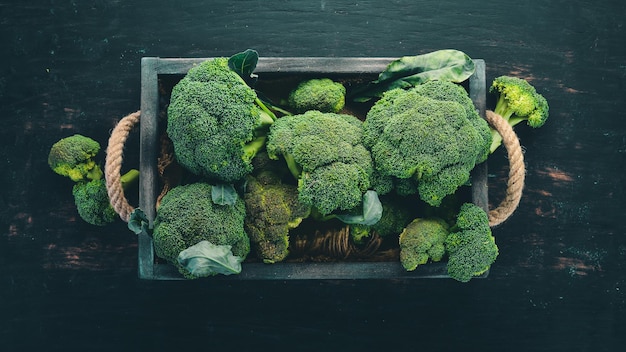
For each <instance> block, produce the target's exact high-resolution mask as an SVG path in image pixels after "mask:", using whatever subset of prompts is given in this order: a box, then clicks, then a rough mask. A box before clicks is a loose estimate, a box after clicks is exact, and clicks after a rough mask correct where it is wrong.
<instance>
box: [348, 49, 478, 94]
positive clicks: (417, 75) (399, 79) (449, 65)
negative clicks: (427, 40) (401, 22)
mask: <svg viewBox="0 0 626 352" xmlns="http://www.w3.org/2000/svg"><path fill="white" fill-rule="evenodd" d="M474 71H475V66H474V61H472V59H471V58H470V57H469V56H467V55H466V54H465V53H463V52H462V51H458V50H454V49H447V50H437V51H434V52H431V53H427V54H423V55H416V56H405V57H402V58H399V59H397V60H395V61H393V62H391V63H390V64H389V65H388V66H387V68H386V69H385V71H383V72H381V73H380V75H379V76H378V79H377V80H375V81H372V82H370V83H369V84H367V85H366V86H364V87H363V88H361V89H357V90H356V91H355V92H354V93H353V96H352V98H353V100H354V101H356V102H365V101H368V100H370V99H372V98H375V97H381V96H382V95H383V93H384V92H386V91H388V90H391V89H394V88H410V87H414V86H416V85H419V84H422V83H425V82H428V81H432V80H446V81H451V82H457V83H458V82H463V81H465V80H466V79H468V78H469V77H470V76H471V75H472V74H473V73H474Z"/></svg>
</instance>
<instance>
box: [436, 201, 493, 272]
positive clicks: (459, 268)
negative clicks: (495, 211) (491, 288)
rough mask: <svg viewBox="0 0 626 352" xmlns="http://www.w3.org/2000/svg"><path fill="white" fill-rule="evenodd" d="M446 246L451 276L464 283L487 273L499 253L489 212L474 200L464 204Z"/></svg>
mask: <svg viewBox="0 0 626 352" xmlns="http://www.w3.org/2000/svg"><path fill="white" fill-rule="evenodd" d="M445 246H446V251H447V252H448V275H449V276H450V277H451V278H453V279H455V280H458V281H461V282H467V281H469V280H470V279H471V278H472V277H474V276H478V275H481V274H483V273H485V272H486V271H487V270H489V268H490V267H491V264H493V262H495V260H496V257H497V256H498V246H496V242H495V238H494V237H493V236H492V235H491V229H490V228H489V218H488V216H487V213H486V212H485V211H484V210H483V209H481V208H480V207H478V206H477V205H475V204H472V203H465V204H463V205H462V206H461V209H460V211H459V214H458V216H457V220H456V225H455V226H453V227H452V229H451V232H450V234H448V237H447V238H446V241H445Z"/></svg>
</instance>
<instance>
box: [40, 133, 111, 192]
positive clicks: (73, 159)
mask: <svg viewBox="0 0 626 352" xmlns="http://www.w3.org/2000/svg"><path fill="white" fill-rule="evenodd" d="M98 151H100V144H99V143H98V142H96V141H94V140H93V139H91V138H89V137H85V136H83V135H80V134H75V135H73V136H70V137H66V138H63V139H61V140H59V141H58V142H56V143H54V144H53V145H52V148H50V153H49V154H48V165H49V166H50V168H51V169H52V170H53V171H54V172H56V173H57V174H59V175H61V176H67V177H69V178H70V179H72V181H74V182H78V181H88V180H99V179H101V178H102V170H101V169H100V167H99V166H98V164H96V161H95V160H94V157H95V156H96V154H98Z"/></svg>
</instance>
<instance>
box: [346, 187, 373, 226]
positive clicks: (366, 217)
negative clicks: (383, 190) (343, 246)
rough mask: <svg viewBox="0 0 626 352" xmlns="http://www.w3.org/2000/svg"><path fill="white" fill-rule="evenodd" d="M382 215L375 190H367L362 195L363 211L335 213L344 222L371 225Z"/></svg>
mask: <svg viewBox="0 0 626 352" xmlns="http://www.w3.org/2000/svg"><path fill="white" fill-rule="evenodd" d="M382 216H383V205H382V203H381V202H380V199H378V193H376V191H371V190H370V191H367V192H365V194H364V195H363V212H362V213H361V214H337V215H336V217H337V219H339V220H341V221H342V222H344V223H346V224H359V225H366V226H372V225H374V224H376V223H377V222H378V221H379V220H380V218H381V217H382Z"/></svg>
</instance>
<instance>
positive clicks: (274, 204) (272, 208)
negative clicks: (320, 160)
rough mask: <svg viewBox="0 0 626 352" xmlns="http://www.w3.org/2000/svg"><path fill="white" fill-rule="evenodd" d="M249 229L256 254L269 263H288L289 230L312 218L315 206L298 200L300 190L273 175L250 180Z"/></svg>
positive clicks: (248, 187)
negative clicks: (307, 218)
mask: <svg viewBox="0 0 626 352" xmlns="http://www.w3.org/2000/svg"><path fill="white" fill-rule="evenodd" d="M244 201H245V203H246V219H245V223H244V225H245V230H246V232H247V233H248V236H249V237H250V242H251V243H252V246H253V247H254V248H256V253H257V255H258V257H259V258H260V259H262V260H263V261H264V262H265V263H276V262H280V261H282V260H284V259H285V258H286V257H287V255H288V254H289V231H290V230H291V229H293V228H296V227H297V226H298V225H300V223H301V222H302V220H303V219H305V218H306V217H308V216H309V214H310V212H311V207H310V206H308V205H305V204H303V203H302V202H300V201H299V200H298V189H297V187H296V186H294V185H290V184H285V183H282V182H281V181H280V179H279V178H278V177H277V176H275V175H273V173H271V172H261V173H260V174H259V175H258V176H257V177H256V178H255V177H252V176H248V177H247V183H246V191H245V193H244Z"/></svg>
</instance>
